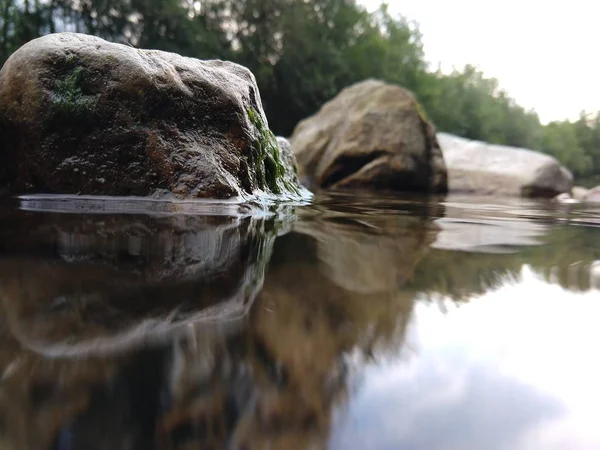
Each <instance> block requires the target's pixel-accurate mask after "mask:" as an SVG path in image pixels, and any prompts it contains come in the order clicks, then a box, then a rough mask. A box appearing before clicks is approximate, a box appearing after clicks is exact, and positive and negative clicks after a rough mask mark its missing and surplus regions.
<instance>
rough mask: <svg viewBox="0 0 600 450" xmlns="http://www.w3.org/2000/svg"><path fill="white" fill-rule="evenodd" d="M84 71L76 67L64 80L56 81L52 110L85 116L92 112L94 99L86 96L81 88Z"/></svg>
mask: <svg viewBox="0 0 600 450" xmlns="http://www.w3.org/2000/svg"><path fill="white" fill-rule="evenodd" d="M83 75H84V71H83V68H82V67H81V66H78V67H75V68H74V69H73V70H72V71H71V72H70V73H69V75H67V76H66V77H65V78H64V79H62V80H58V81H56V85H55V90H54V96H53V98H52V108H53V109H54V112H55V113H58V114H69V115H71V114H74V115H77V114H83V113H86V112H88V111H91V109H92V107H93V103H94V101H93V98H92V97H91V96H87V95H84V93H83V90H82V88H81V83H82V80H83Z"/></svg>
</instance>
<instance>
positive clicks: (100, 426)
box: [0, 194, 600, 450]
mask: <svg viewBox="0 0 600 450" xmlns="http://www.w3.org/2000/svg"><path fill="white" fill-rule="evenodd" d="M599 225H600V210H598V209H595V208H594V207H591V206H582V205H569V206H560V205H557V204H553V203H552V202H549V201H530V200H521V199H489V198H483V199H482V198H474V197H456V196H450V197H447V198H429V199H425V198H418V197H397V196H393V197H392V196H377V197H375V196H369V195H353V196H350V195H347V194H346V195H342V194H329V195H318V196H317V197H316V198H315V199H314V201H313V203H312V204H311V205H295V206H294V205H287V206H284V205H280V206H278V207H269V208H266V207H261V208H259V207H250V206H247V205H246V206H244V205H233V204H231V205H226V206H215V205H212V204H200V203H199V204H193V203H192V204H185V205H175V204H169V205H164V204H152V206H150V207H149V206H148V205H147V204H146V205H145V206H144V205H139V204H136V203H135V202H134V203H131V202H122V203H121V204H119V203H115V202H114V201H109V200H105V199H96V200H79V201H72V200H70V201H66V200H64V199H63V200H61V199H58V200H57V199H52V198H50V199H49V198H23V199H20V200H17V199H10V200H7V199H5V200H3V201H2V202H1V203H0V304H1V309H0V312H1V314H0V341H1V342H0V448H11V449H12V448H15V449H36V450H37V449H57V450H73V449H152V448H154V449H192V448H193V449H200V448H202V449H222V448H224V449H282V450H286V449H332V450H338V449H339V450H341V449H344V450H345V449H360V450H364V449H375V450H379V449H382V450H383V449H411V450H412V449H414V450H420V449H423V450H436V449H440V450H441V449H444V450H448V449H466V450H468V449H507V450H508V449H510V450H521V449H523V450H530V449H531V450H537V449H541V448H543V449H567V448H568V449H576V450H577V449H598V448H600V431H598V427H597V418H598V417H600V390H599V389H598V388H597V384H598V380H600V366H599V365H598V364H597V363H596V353H597V350H596V347H597V342H600V329H599V328H598V327H597V326H596V322H597V320H598V317H600V295H599V294H600V291H599V290H598V289H599V288H600V243H599V239H598V238H599V237H600V235H599V234H598V233H599V231H600V229H599V228H597V227H598V226H599Z"/></svg>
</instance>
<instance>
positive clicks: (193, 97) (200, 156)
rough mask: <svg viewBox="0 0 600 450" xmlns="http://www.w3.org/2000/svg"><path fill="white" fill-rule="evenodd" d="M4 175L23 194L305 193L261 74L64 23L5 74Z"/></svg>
mask: <svg viewBox="0 0 600 450" xmlns="http://www.w3.org/2000/svg"><path fill="white" fill-rule="evenodd" d="M0 129H1V132H2V134H1V137H0V184H1V185H2V186H8V187H9V188H10V190H11V191H13V192H17V193H26V192H35V193H61V194H91V195H119V196H125V195H134V196H150V195H156V196H161V195H163V196H164V195H168V194H171V195H174V196H176V197H179V198H190V197H193V198H218V199H225V198H230V197H235V196H249V195H277V196H280V197H298V196H300V195H301V190H300V186H299V184H298V181H297V178H296V174H295V167H294V160H293V157H291V155H290V154H289V153H288V155H287V156H285V157H282V155H281V152H280V149H279V147H278V144H277V141H276V139H275V137H274V136H273V135H272V133H271V132H270V131H269V128H268V124H267V120H266V118H265V115H264V112H263V109H262V104H261V99H260V93H259V91H258V88H257V86H256V81H255V79H254V76H253V75H252V74H251V73H250V71H249V70H247V69H246V68H244V67H242V66H239V65H237V64H233V63H229V62H223V61H216V60H215V61H200V60H197V59H192V58H185V57H182V56H179V55H176V54H172V53H166V52H161V51H155V50H138V49H135V48H132V47H128V46H125V45H120V44H113V43H108V42H106V41H104V40H102V39H99V38H96V37H93V36H87V35H81V34H75V33H58V34H51V35H47V36H44V37H41V38H39V39H35V40H33V41H31V42H29V43H28V44H26V45H24V46H23V47H21V48H20V49H19V50H18V51H16V52H15V53H14V54H13V55H12V56H11V57H10V58H9V60H8V61H7V62H6V63H5V65H4V67H3V68H2V71H1V72H0Z"/></svg>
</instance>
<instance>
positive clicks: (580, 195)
mask: <svg viewBox="0 0 600 450" xmlns="http://www.w3.org/2000/svg"><path fill="white" fill-rule="evenodd" d="M589 192H590V190H589V189H586V188H584V187H581V186H573V189H571V195H572V196H573V198H574V199H575V200H585V197H587V195H588V193H589Z"/></svg>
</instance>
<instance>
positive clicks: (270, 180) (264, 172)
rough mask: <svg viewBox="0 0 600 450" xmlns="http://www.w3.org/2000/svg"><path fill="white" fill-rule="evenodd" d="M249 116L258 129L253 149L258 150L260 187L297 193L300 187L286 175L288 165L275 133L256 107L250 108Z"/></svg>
mask: <svg viewBox="0 0 600 450" xmlns="http://www.w3.org/2000/svg"><path fill="white" fill-rule="evenodd" d="M248 118H249V119H250V123H252V125H254V128H255V129H256V139H255V142H254V146H253V147H254V148H253V151H254V152H256V161H257V166H256V177H257V180H258V183H259V186H260V188H261V189H265V188H267V189H269V190H270V191H271V192H273V193H274V194H282V193H283V192H285V191H290V192H293V193H297V192H298V187H297V186H296V185H295V184H294V182H293V181H292V180H291V179H290V178H291V177H286V167H285V165H284V164H283V162H282V158H281V154H280V152H279V146H278V145H277V139H276V138H275V135H274V134H273V133H272V132H271V130H269V128H268V127H267V125H266V124H265V122H264V121H263V119H262V117H261V115H260V113H259V112H258V111H256V110H255V109H254V108H250V109H248Z"/></svg>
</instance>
